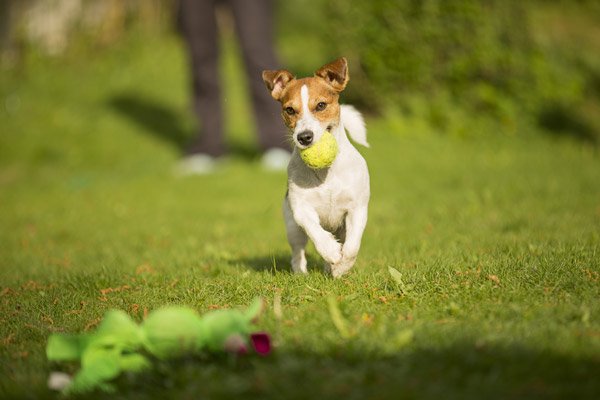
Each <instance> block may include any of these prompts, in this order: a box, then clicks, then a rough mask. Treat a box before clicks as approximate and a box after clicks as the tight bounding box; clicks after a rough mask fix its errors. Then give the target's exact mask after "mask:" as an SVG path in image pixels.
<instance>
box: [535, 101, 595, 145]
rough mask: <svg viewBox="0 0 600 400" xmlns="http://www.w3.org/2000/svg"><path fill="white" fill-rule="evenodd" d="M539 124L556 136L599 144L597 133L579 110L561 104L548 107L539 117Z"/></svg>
mask: <svg viewBox="0 0 600 400" xmlns="http://www.w3.org/2000/svg"><path fill="white" fill-rule="evenodd" d="M538 121H539V124H540V126H541V127H542V128H544V129H546V130H547V131H548V132H549V133H551V134H553V135H555V136H570V137H573V138H575V139H578V140H581V141H583V142H587V143H593V144H595V143H597V142H598V137H597V132H595V128H594V127H593V126H592V124H591V123H590V122H589V121H588V120H587V119H586V118H585V117H584V116H583V115H581V114H580V113H579V112H578V111H577V110H574V109H569V108H568V107H565V106H562V105H560V104H553V105H550V106H548V107H546V108H545V109H544V110H543V111H542V112H541V113H540V115H539V116H538Z"/></svg>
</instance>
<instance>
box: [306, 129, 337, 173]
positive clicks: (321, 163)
mask: <svg viewBox="0 0 600 400" xmlns="http://www.w3.org/2000/svg"><path fill="white" fill-rule="evenodd" d="M337 153H338V143H337V140H335V138H334V137H333V135H332V134H331V132H325V133H323V135H322V136H321V139H319V141H318V142H316V143H315V144H313V145H312V146H310V147H309V148H306V149H303V150H300V157H301V158H302V161H304V163H305V164H306V165H308V166H309V167H310V168H312V169H322V168H327V167H329V166H330V165H331V164H333V160H335V157H336V156H337Z"/></svg>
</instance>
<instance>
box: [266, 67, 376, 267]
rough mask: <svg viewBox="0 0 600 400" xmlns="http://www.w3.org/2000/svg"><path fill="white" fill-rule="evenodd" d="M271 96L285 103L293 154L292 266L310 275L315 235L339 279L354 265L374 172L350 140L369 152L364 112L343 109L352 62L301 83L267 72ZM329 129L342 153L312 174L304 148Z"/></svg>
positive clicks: (287, 207)
mask: <svg viewBox="0 0 600 400" xmlns="http://www.w3.org/2000/svg"><path fill="white" fill-rule="evenodd" d="M262 77H263V80H264V82H265V84H266V86H267V88H268V89H269V91H270V92H271V96H273V98H274V99H275V100H277V101H279V102H280V103H281V107H282V116H283V120H284V122H285V124H286V126H287V127H288V129H289V131H290V134H291V138H292V141H293V143H294V151H293V154H292V158H291V160H290V163H289V165H288V190H287V194H286V196H285V200H284V202H283V215H284V218H285V225H286V230H287V236H288V241H289V244H290V247H291V248H292V269H293V271H294V272H297V273H306V256H305V250H304V248H305V247H306V244H307V242H308V238H310V240H312V242H313V243H314V245H315V248H316V250H317V252H318V253H319V254H320V255H321V256H322V257H323V259H324V260H325V262H326V265H325V269H326V270H327V271H328V272H330V273H331V274H332V275H333V277H339V276H341V275H343V274H345V273H346V272H348V271H349V270H350V268H352V266H353V265H354V262H355V261H356V256H357V255H358V250H359V248H360V242H361V239H362V235H363V231H364V229H365V225H366V223H367V209H368V205H369V196H370V190H369V171H368V169H367V163H366V161H365V160H364V158H363V157H362V156H361V155H360V153H359V152H358V151H357V150H356V149H355V148H354V146H353V145H352V144H351V143H350V140H348V137H347V136H346V131H347V132H348V133H349V134H350V137H351V138H352V139H353V140H354V141H355V142H356V143H358V144H361V145H363V146H366V147H369V144H368V143H367V132H366V129H365V124H364V121H363V118H362V116H361V114H360V113H359V112H358V111H356V110H355V109H354V108H353V107H352V106H348V105H340V104H339V103H338V99H339V95H340V93H341V92H342V91H343V90H344V88H345V87H346V84H347V83H348V80H349V75H348V63H347V61H346V59H345V58H340V59H338V60H335V61H333V62H331V63H329V64H326V65H324V66H323V67H321V68H319V69H318V70H317V71H316V72H315V74H314V76H313V77H310V78H302V79H296V78H295V77H294V76H293V75H292V74H291V73H290V72H289V71H287V70H284V69H282V70H277V71H263V73H262ZM325 132H330V133H331V134H332V135H333V137H334V138H335V140H336V141H337V146H338V154H337V156H336V157H335V160H334V161H333V163H332V164H331V165H330V166H329V167H326V168H322V169H313V168H310V167H309V166H307V165H306V164H305V163H304V162H303V161H302V158H301V157H300V151H302V150H304V149H307V148H309V147H310V146H311V145H313V144H314V143H317V142H318V141H319V140H320V139H321V136H322V135H323V134H324V133H325Z"/></svg>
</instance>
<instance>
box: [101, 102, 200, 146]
mask: <svg viewBox="0 0 600 400" xmlns="http://www.w3.org/2000/svg"><path fill="white" fill-rule="evenodd" d="M108 105H109V107H110V108H112V109H113V110H115V111H117V112H118V113H119V114H121V115H123V116H125V117H127V118H129V119H130V120H132V121H134V122H135V123H137V124H138V125H139V126H141V127H142V128H143V129H144V130H145V131H147V132H149V133H151V134H153V135H156V136H157V137H159V138H161V139H163V140H165V141H167V142H169V143H170V144H172V145H174V146H175V147H176V148H177V149H178V150H183V148H184V146H185V144H186V143H187V142H188V140H189V137H190V134H189V132H186V129H185V128H184V127H183V123H182V118H181V117H180V116H179V115H177V113H176V112H175V111H174V110H172V109H170V108H168V107H167V106H165V105H164V104H161V103H159V102H157V101H155V100H152V99H149V98H145V97H141V96H137V95H134V94H129V93H122V94H119V95H116V96H115V97H113V98H112V99H110V100H109V102H108Z"/></svg>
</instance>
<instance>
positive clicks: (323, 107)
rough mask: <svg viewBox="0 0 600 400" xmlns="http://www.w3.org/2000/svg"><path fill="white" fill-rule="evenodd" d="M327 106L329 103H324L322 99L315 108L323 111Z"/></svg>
mask: <svg viewBox="0 0 600 400" xmlns="http://www.w3.org/2000/svg"><path fill="white" fill-rule="evenodd" d="M326 107H327V103H324V102H322V101H321V102H320V103H319V104H317V107H316V108H315V110H317V111H323V110H324V109H325V108H326Z"/></svg>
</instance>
